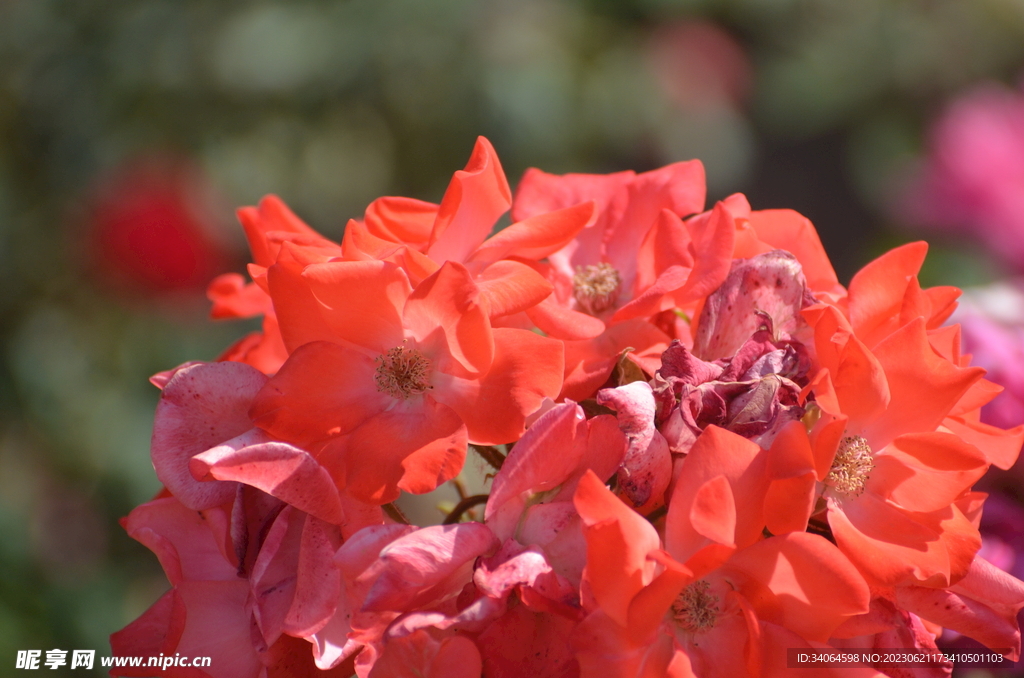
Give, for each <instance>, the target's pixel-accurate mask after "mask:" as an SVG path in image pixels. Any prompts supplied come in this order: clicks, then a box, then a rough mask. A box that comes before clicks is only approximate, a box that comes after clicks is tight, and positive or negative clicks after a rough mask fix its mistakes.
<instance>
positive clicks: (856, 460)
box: [825, 436, 875, 498]
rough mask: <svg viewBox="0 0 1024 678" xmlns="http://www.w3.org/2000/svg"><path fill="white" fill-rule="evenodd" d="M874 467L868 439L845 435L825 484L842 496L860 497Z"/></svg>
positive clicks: (840, 442)
mask: <svg viewBox="0 0 1024 678" xmlns="http://www.w3.org/2000/svg"><path fill="white" fill-rule="evenodd" d="M874 468H875V460H874V459H873V458H872V457H871V447H870V446H869V445H868V441H867V440H866V439H865V438H863V437H861V436H845V437H844V438H843V439H842V440H840V441H839V449H838V450H836V457H835V460H833V462H832V468H831V469H830V470H829V472H828V476H827V477H826V478H825V484H826V485H828V486H829V487H831V488H832V490H833V491H834V492H835V493H836V494H838V495H839V496H840V497H844V498H845V497H859V496H860V495H861V493H863V492H864V485H865V484H866V483H867V482H868V478H869V477H870V476H871V471H872V470H874Z"/></svg>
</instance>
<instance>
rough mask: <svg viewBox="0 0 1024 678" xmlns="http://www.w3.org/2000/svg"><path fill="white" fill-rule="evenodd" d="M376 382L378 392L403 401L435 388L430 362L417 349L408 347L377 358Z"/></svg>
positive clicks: (390, 350)
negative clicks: (432, 383)
mask: <svg viewBox="0 0 1024 678" xmlns="http://www.w3.org/2000/svg"><path fill="white" fill-rule="evenodd" d="M374 380H375V381H376V382H377V390H378V391H380V392H381V393H387V394H388V395H389V396H391V397H393V398H400V399H402V400H406V399H407V398H409V397H411V396H414V395H419V394H420V393H423V392H424V391H428V390H430V389H431V388H433V386H431V385H430V361H429V360H427V359H426V358H425V357H423V354H422V353H420V352H419V351H417V350H416V349H413V348H408V347H406V346H395V347H394V348H392V349H388V351H387V353H384V354H383V355H379V356H377V372H376V374H375V375H374Z"/></svg>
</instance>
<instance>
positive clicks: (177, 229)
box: [86, 157, 232, 296]
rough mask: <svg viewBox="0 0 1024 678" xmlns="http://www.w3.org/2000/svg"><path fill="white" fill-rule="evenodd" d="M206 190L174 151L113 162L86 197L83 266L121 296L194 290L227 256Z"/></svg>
mask: <svg viewBox="0 0 1024 678" xmlns="http://www.w3.org/2000/svg"><path fill="white" fill-rule="evenodd" d="M207 190H208V189H207V188H206V186H205V184H204V181H203V178H202V175H201V173H200V172H199V171H198V169H196V168H194V167H192V166H191V165H189V164H188V163H187V162H186V161H184V160H181V159H175V158H171V157H165V158H161V157H149V158H138V159H135V160H132V161H129V162H127V163H125V164H124V165H123V166H121V167H118V168H117V169H115V170H114V171H113V172H111V173H110V174H109V175H107V176H106V177H105V178H104V179H103V180H102V182H101V184H100V185H99V187H98V188H97V190H96V192H95V195H94V197H93V198H92V200H91V202H90V205H89V214H88V230H87V232H86V246H87V252H88V254H89V260H90V261H89V264H90V267H91V270H92V271H93V272H94V273H95V275H97V276H98V277H99V278H101V280H102V281H103V282H104V283H106V284H107V285H110V286H112V287H114V288H115V289H116V290H117V291H118V292H120V293H127V294H128V295H129V296H130V295H136V294H138V295H161V294H168V293H174V292H195V291H198V290H201V289H202V288H203V287H204V286H205V285H206V284H207V283H208V282H209V280H210V278H211V277H213V276H214V275H216V274H217V273H218V272H220V271H223V270H224V269H225V268H227V267H228V266H229V265H230V263H231V259H232V252H231V251H230V248H229V247H228V244H227V243H226V242H224V238H223V237H222V236H220V234H219V233H218V230H219V224H218V223H217V221H216V219H215V217H214V216H213V213H212V212H213V211H212V209H211V206H210V204H209V199H208V198H209V196H208V195H205V194H204V191H207Z"/></svg>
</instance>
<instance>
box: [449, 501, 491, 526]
mask: <svg viewBox="0 0 1024 678" xmlns="http://www.w3.org/2000/svg"><path fill="white" fill-rule="evenodd" d="M490 497H491V495H489V494H474V495H473V496H472V497H466V498H465V499H463V500H462V501H460V502H459V503H458V504H456V505H455V508H453V509H452V512H451V513H449V514H448V517H447V518H445V519H444V522H443V523H441V524H442V525H454V524H455V523H457V522H459V520H460V519H461V518H462V514H463V513H465V512H466V511H468V510H469V509H471V508H473V507H474V506H477V505H479V504H486V503H487V500H488V499H490Z"/></svg>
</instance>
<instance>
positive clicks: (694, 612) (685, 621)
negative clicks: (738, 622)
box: [672, 580, 719, 633]
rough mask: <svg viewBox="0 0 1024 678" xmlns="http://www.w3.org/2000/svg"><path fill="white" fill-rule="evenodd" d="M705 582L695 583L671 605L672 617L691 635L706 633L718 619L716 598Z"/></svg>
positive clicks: (684, 590)
mask: <svg viewBox="0 0 1024 678" xmlns="http://www.w3.org/2000/svg"><path fill="white" fill-rule="evenodd" d="M710 589H711V585H710V584H708V583H707V582H706V581H703V580H701V581H695V582H693V583H692V584H690V585H689V586H687V587H686V588H685V589H683V592H682V593H680V594H679V597H678V598H676V600H675V602H674V603H672V616H673V617H674V618H675V620H676V621H677V622H679V625H680V626H682V627H683V628H684V629H685V630H687V631H690V632H691V633H700V632H702V631H707V630H708V629H710V628H712V627H713V626H714V625H715V620H716V619H718V612H719V610H718V596H716V595H715V594H713V593H711V591H710Z"/></svg>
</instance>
